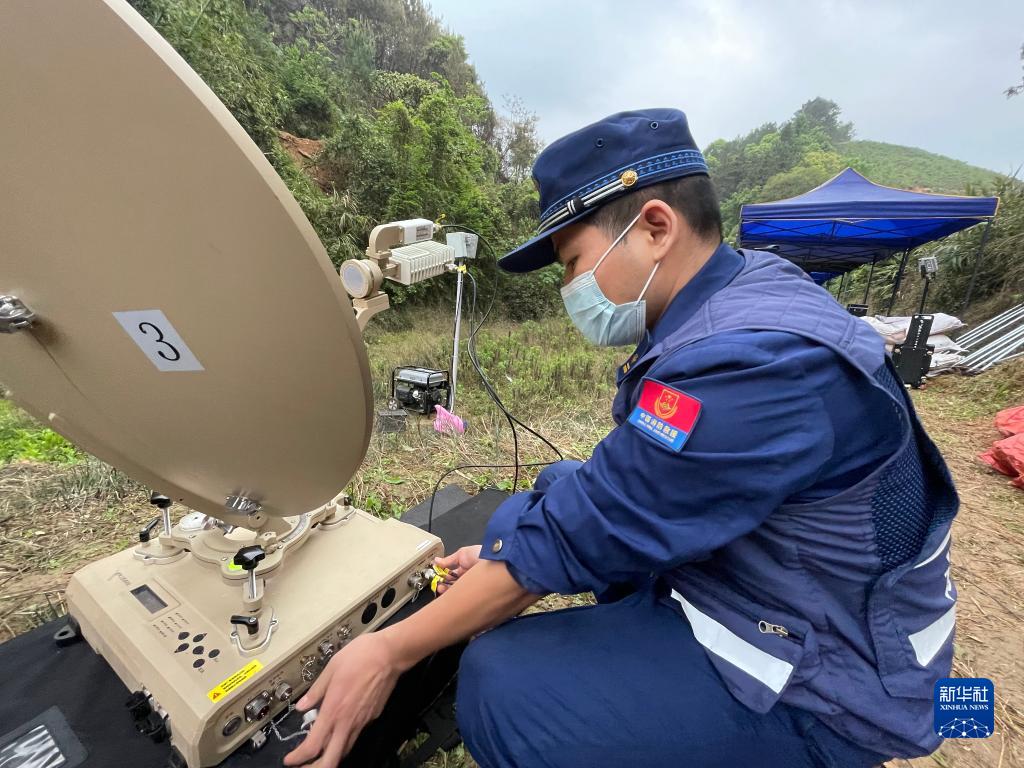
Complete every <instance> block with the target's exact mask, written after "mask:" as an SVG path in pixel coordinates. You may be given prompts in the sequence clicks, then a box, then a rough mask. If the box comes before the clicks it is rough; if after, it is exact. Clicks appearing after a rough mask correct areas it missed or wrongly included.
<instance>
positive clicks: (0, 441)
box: [0, 400, 82, 464]
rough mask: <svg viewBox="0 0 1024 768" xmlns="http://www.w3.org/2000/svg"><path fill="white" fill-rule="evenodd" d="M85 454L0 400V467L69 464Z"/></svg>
mask: <svg viewBox="0 0 1024 768" xmlns="http://www.w3.org/2000/svg"><path fill="white" fill-rule="evenodd" d="M81 458H82V454H81V453H79V452H78V450H77V449H76V448H75V447H74V446H73V445H72V444H71V443H69V442H68V441H67V440H65V439H64V438H63V437H61V436H60V435H58V434H57V433H56V432H54V431H52V430H49V429H46V428H45V427H42V426H40V425H39V424H38V423H37V422H36V421H35V420H34V419H32V417H30V416H29V415H28V414H26V413H25V412H24V411H22V410H21V409H20V408H18V407H17V406H15V405H14V404H13V403H11V402H10V401H8V400H0V464H6V463H8V462H11V461H45V462H53V463H59V464H69V463H72V462H75V461H79V460H80V459H81Z"/></svg>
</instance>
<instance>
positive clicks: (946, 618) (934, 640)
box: [909, 605, 956, 667]
mask: <svg viewBox="0 0 1024 768" xmlns="http://www.w3.org/2000/svg"><path fill="white" fill-rule="evenodd" d="M955 624H956V606H955V605H954V606H953V607H952V608H950V609H949V610H948V611H946V612H945V613H944V614H942V616H940V617H939V618H938V619H937V620H936V621H933V622H932V623H931V624H929V625H928V626H927V627H925V628H924V629H922V630H921V631H920V632H915V633H914V634H912V635H911V636H910V638H909V639H910V644H911V645H912V646H914V654H915V655H916V656H917V663H918V664H920V665H921V666H922V667H927V666H928V665H929V664H931V661H932V659H934V658H935V654H937V653H938V652H939V651H940V650H942V646H943V645H945V644H946V638H947V637H949V633H950V632H952V631H953V626H954V625H955Z"/></svg>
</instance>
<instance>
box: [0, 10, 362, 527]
mask: <svg viewBox="0 0 1024 768" xmlns="http://www.w3.org/2000/svg"><path fill="white" fill-rule="evenodd" d="M0 294H13V295H15V296H17V297H18V298H20V299H21V300H22V301H24V303H25V304H27V305H28V306H29V307H30V308H31V309H32V310H33V311H34V312H35V313H36V315H37V316H38V318H39V319H38V323H37V325H36V326H35V327H34V328H33V329H31V330H27V331H20V332H17V333H14V334H13V335H6V334H4V335H0V382H3V384H4V385H5V386H6V387H7V388H8V389H9V390H10V392H11V396H12V397H13V399H14V400H15V401H17V402H18V403H19V404H21V405H22V406H23V407H25V408H26V409H27V410H28V411H30V412H31V413H32V414H33V415H35V416H36V417H37V418H39V419H41V420H43V421H47V422H49V423H50V425H51V426H52V427H53V428H54V429H56V430H57V431H59V432H61V433H63V434H64V435H66V436H67V437H69V438H70V439H71V440H73V441H74V442H75V443H77V444H78V445H79V446H81V447H82V448H84V449H85V450H87V451H89V452H90V453H93V454H95V455H96V456H98V457H100V458H102V459H104V460H105V461H108V462H110V463H111V464H114V465H115V466H118V467H120V468H122V469H123V470H125V471H126V472H128V473H129V474H131V475H132V476H134V477H135V478H136V479H138V480H140V481H141V482H143V483H145V484H146V485H147V486H149V487H150V488H152V489H154V490H157V491H160V492H162V493H166V494H167V495H169V496H172V497H173V498H175V499H178V500H181V501H183V502H184V503H185V504H186V505H188V506H190V507H192V508H194V509H197V510H200V511H203V512H207V513H209V514H214V515H216V514H218V512H220V511H221V510H222V509H223V504H224V500H225V497H226V496H228V495H229V494H232V493H239V492H241V493H243V494H246V495H248V496H250V497H253V498H255V499H258V500H259V501H261V502H262V504H263V508H264V510H265V511H266V512H267V513H268V514H271V515H292V514H299V513H302V512H306V511H309V510H311V509H314V508H315V507H317V506H319V505H321V504H323V503H325V502H326V501H328V500H329V499H330V498H331V497H333V496H334V495H335V494H337V492H338V491H339V490H341V489H342V488H343V487H344V485H345V484H346V483H347V482H348V481H349V480H350V479H351V477H352V475H353V474H354V472H355V471H356V469H357V468H358V466H359V463H360V462H361V461H362V459H363V456H364V455H365V452H366V446H367V443H368V440H369V434H370V427H371V390H370V385H369V372H368V365H367V360H366V351H365V347H364V346H363V342H362V339H361V337H360V335H359V331H358V329H357V327H356V324H355V321H354V319H353V313H352V309H351V305H350V303H349V300H348V298H347V296H345V295H344V293H343V291H342V288H341V285H340V282H339V280H338V277H337V274H336V273H335V272H334V270H333V268H332V267H331V264H330V261H329V259H328V257H327V254H326V252H325V251H324V248H323V246H322V245H321V243H320V241H319V240H318V239H317V236H316V234H315V233H314V231H313V229H312V227H311V226H310V224H309V222H308V221H307V220H306V218H305V217H304V215H303V214H302V212H301V210H300V208H299V206H298V205H297V203H296V202H295V200H294V199H293V198H292V196H291V194H290V193H289V192H288V190H287V188H286V187H285V185H284V184H283V183H282V181H281V180H280V178H279V177H278V176H277V174H276V173H275V172H274V170H273V168H272V167H271V165H270V164H269V162H268V161H267V160H266V158H265V157H264V156H263V154H262V153H261V152H260V150H259V148H258V147H257V146H256V145H255V144H254V143H253V142H252V141H251V140H250V139H249V137H248V136H247V135H246V134H245V132H244V131H243V130H242V128H241V126H239V125H238V123H237V122H236V121H235V120H234V118H233V117H232V116H231V115H230V113H229V112H228V110H227V109H226V108H225V107H224V106H223V105H222V104H221V103H220V101H219V100H218V99H217V98H216V96H215V95H214V94H213V92H212V91H211V90H210V89H209V88H208V87H207V86H206V85H205V84H204V83H203V82H202V80H201V79H200V78H199V77H198V75H196V73H195V72H193V71H192V69H191V68H189V66H188V65H187V64H186V63H185V61H184V60H183V59H182V58H181V57H180V56H178V54H177V53H176V52H175V51H174V50H173V49H172V48H171V47H170V45H168V44H167V42H166V41H164V40H163V39H162V38H161V37H160V36H159V35H158V34H157V33H156V32H155V31H154V30H153V29H152V28H151V27H150V26H149V25H148V24H147V23H146V22H145V21H144V20H143V19H142V18H141V17H140V16H139V15H138V14H137V13H136V12H135V11H134V10H133V9H132V8H131V7H130V6H129V5H128V4H127V3H125V2H121V1H120V0H74V1H73V2H66V1H58V0H4V1H3V2H2V3H0ZM131 312H148V314H143V315H138V314H127V315H120V319H119V316H118V315H115V313H131ZM129 331H131V333H129ZM133 334H134V338H133ZM136 339H138V342H137V341H136ZM161 339H163V340H164V341H165V342H167V343H161V341H160V340H161ZM186 347H187V349H186ZM189 352H190V353H191V354H188V353H189ZM161 353H162V354H161ZM161 368H164V369H165V370H161ZM200 368H201V370H200Z"/></svg>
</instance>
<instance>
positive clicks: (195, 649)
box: [192, 645, 206, 656]
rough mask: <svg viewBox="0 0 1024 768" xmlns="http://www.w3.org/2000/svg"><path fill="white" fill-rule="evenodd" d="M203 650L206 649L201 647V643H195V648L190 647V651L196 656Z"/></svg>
mask: <svg viewBox="0 0 1024 768" xmlns="http://www.w3.org/2000/svg"><path fill="white" fill-rule="evenodd" d="M205 651H206V649H205V648H203V646H201V645H197V646H196V647H195V648H193V649H192V653H194V654H195V655H196V656H202V655H203V653H204V652H205Z"/></svg>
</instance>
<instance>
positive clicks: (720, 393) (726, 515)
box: [484, 244, 898, 594]
mask: <svg viewBox="0 0 1024 768" xmlns="http://www.w3.org/2000/svg"><path fill="white" fill-rule="evenodd" d="M741 264H742V259H741V258H740V255H739V254H738V253H737V252H736V251H735V250H733V249H732V248H730V247H729V246H727V245H724V244H723V245H722V246H720V247H719V248H718V250H717V251H716V252H715V253H714V255H713V256H712V257H711V259H710V260H709V261H708V263H707V264H706V265H705V266H704V268H703V269H701V271H700V272H698V274H697V275H696V276H695V277H694V279H693V280H691V281H690V282H689V283H688V284H687V285H686V286H685V287H684V288H683V290H682V291H680V292H679V294H678V295H677V296H676V297H675V299H674V300H673V301H672V303H671V304H670V306H669V307H668V308H667V309H666V311H665V313H664V314H663V316H662V317H661V318H660V319H659V321H658V323H657V325H656V326H655V328H654V329H653V331H652V332H651V333H650V334H649V337H648V338H647V339H646V340H645V341H644V342H643V343H642V344H641V345H640V347H639V348H638V349H637V351H636V352H635V353H634V354H633V355H631V356H630V358H629V361H628V362H627V363H626V364H624V365H623V366H622V368H620V369H619V373H618V380H619V395H618V397H617V398H616V401H615V410H614V414H613V415H614V418H615V421H616V423H617V424H618V426H617V427H616V428H615V429H614V430H612V432H611V433H609V435H608V436H607V437H605V438H604V439H603V440H602V441H601V442H600V443H599V444H598V445H597V447H596V448H595V449H594V453H593V455H592V456H591V458H590V460H589V461H587V462H586V463H584V464H580V463H579V462H560V463H559V464H556V465H553V466H552V467H549V468H547V469H545V470H544V472H542V473H541V476H540V477H539V478H538V482H537V488H536V489H535V490H533V491H530V492H526V493H518V494H516V495H514V496H512V497H510V498H509V499H508V500H507V501H505V502H504V503H503V504H502V505H501V506H500V507H499V508H498V510H497V511H496V512H495V514H494V516H493V517H492V519H491V522H490V525H489V526H488V529H487V532H486V535H485V536H484V544H485V547H484V549H485V551H484V557H487V558H491V559H495V560H499V559H500V560H504V561H505V563H506V565H507V566H508V568H509V570H510V572H511V573H512V575H513V576H514V577H515V579H516V580H517V581H518V582H519V583H520V584H521V585H522V586H523V587H524V588H525V589H528V590H530V591H531V592H535V593H537V594H546V593H548V592H558V593H561V594H573V593H577V592H586V591H590V590H593V591H594V592H596V593H598V594H601V593H603V592H605V591H606V590H608V589H609V587H611V586H612V585H614V584H619V583H624V582H632V583H638V582H640V581H643V580H645V579H647V578H649V577H650V575H651V574H652V573H653V574H660V573H663V572H665V571H669V570H671V569H673V568H675V567H676V566H678V565H680V564H681V563H684V562H687V561H692V560H698V559H702V558H705V557H707V556H708V554H709V553H710V552H712V551H714V550H715V549H717V548H719V547H721V546H722V545H724V544H727V543H728V542H730V541H731V540H733V539H735V538H737V537H739V536H742V535H743V534H745V533H747V532H748V531H750V530H752V529H753V528H755V527H757V526H758V525H759V524H760V523H761V522H762V521H763V520H764V519H765V518H766V517H767V516H768V515H770V514H771V513H772V512H773V511H775V510H776V509H778V508H779V506H781V505H782V504H783V503H784V502H785V501H787V500H795V499H802V500H811V499H815V498H820V497H824V496H827V495H829V494H831V493H833V492H834V491H836V490H838V489H841V488H843V487H845V486H846V485H849V484H851V482H852V481H855V480H856V479H859V478H860V477H862V476H864V475H866V474H867V473H868V472H870V471H871V470H872V469H873V468H874V467H875V466H877V465H878V464H879V463H880V462H881V461H882V460H884V458H885V457H887V456H888V455H889V454H891V453H892V452H893V450H894V449H895V448H896V446H897V445H898V435H896V434H894V433H893V432H892V430H891V429H888V428H884V427H883V425H884V424H885V419H884V418H879V419H865V418H864V415H865V411H867V412H868V413H871V412H877V413H882V414H884V413H885V410H886V409H889V408H891V405H890V404H889V403H888V401H887V399H886V398H885V397H882V396H880V395H879V393H877V392H876V391H874V390H866V389H865V388H864V387H860V386H858V382H857V375H858V374H857V372H856V371H854V370H853V369H852V368H850V367H849V366H846V365H845V364H844V363H842V361H841V360H840V359H839V358H838V357H837V356H836V355H835V353H834V352H832V351H831V350H829V349H828V348H826V347H824V346H821V345H820V344H815V343H814V342H812V341H809V340H807V339H805V338H803V337H800V336H796V335H793V334H789V333H783V332H778V331H735V332H730V333H724V334H719V335H716V336H713V337H709V338H707V339H705V340H703V341H700V342H698V343H695V344H692V345H690V346H687V347H684V348H683V349H680V350H678V351H676V352H673V353H671V356H670V359H668V360H666V359H664V358H659V359H658V379H657V380H658V381H659V382H661V383H664V384H667V385H670V386H672V387H674V388H677V389H678V390H680V391H681V392H683V393H685V394H686V395H688V396H690V397H693V398H696V399H697V400H699V401H700V403H701V407H700V415H699V418H698V420H697V422H696V424H695V426H694V428H693V430H692V432H691V434H690V435H689V438H688V440H687V441H686V444H685V445H684V446H683V447H682V449H681V450H679V451H675V450H672V449H670V448H667V447H666V446H665V445H663V444H661V443H660V441H658V440H656V439H655V438H653V437H651V436H650V435H649V434H648V433H647V432H645V431H644V430H641V429H639V428H638V427H636V426H635V425H633V424H631V423H629V422H628V421H627V420H626V419H627V417H628V415H629V413H628V410H629V409H628V404H629V403H631V402H632V400H633V399H634V393H635V390H636V388H637V387H638V385H640V383H641V382H642V381H643V374H644V372H645V371H646V370H647V369H648V368H649V366H642V367H640V368H636V367H631V365H632V363H633V362H635V361H636V360H638V359H640V358H641V357H643V355H644V353H645V352H646V351H647V350H648V349H649V348H651V347H652V346H654V345H655V344H657V343H658V342H660V341H662V340H664V339H665V338H667V337H668V336H669V335H671V333H672V332H673V331H674V330H676V329H677V328H678V327H680V326H681V325H682V324H683V323H684V322H686V321H687V320H688V319H689V318H690V317H691V315H692V314H693V313H694V312H695V311H696V310H697V308H698V307H700V306H701V305H702V304H703V303H704V302H705V301H706V300H707V299H708V298H709V297H710V296H711V295H712V294H714V293H715V292H716V291H718V290H719V289H721V288H722V287H723V286H725V285H726V284H727V283H728V282H729V281H730V280H732V279H733V277H735V275H736V273H737V272H739V269H740V266H741ZM837 435H838V436H839V438H840V439H838V440H837ZM499 540H500V541H501V547H500V550H499V551H497V552H493V551H491V550H492V549H493V548H494V546H495V542H497V541H499Z"/></svg>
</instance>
